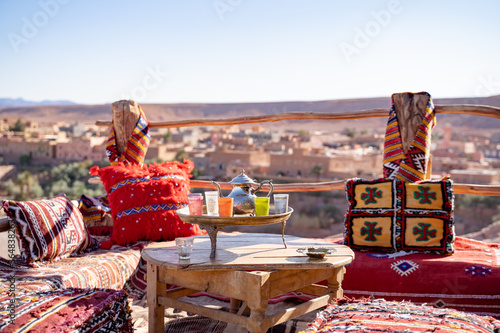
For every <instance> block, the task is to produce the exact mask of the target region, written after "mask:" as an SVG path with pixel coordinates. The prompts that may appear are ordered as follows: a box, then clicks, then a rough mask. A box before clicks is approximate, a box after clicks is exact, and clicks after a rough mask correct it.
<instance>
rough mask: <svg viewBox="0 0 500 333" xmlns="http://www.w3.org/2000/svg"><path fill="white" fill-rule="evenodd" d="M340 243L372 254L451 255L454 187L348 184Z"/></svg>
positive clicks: (426, 183) (359, 181)
mask: <svg viewBox="0 0 500 333" xmlns="http://www.w3.org/2000/svg"><path fill="white" fill-rule="evenodd" d="M345 186H346V196H347V201H348V203H349V206H348V209H347V213H346V215H345V224H344V227H345V228H344V240H345V244H346V245H348V246H350V247H352V248H354V249H358V250H362V251H372V252H399V251H407V252H408V251H418V252H425V253H435V254H452V253H453V251H454V249H453V243H454V240H455V231H454V219H453V204H454V195H453V183H452V181H451V180H450V179H449V178H447V179H444V180H441V181H421V182H417V183H407V182H403V181H400V180H398V179H387V178H380V179H375V180H367V179H350V180H348V181H347V182H346V185H345Z"/></svg>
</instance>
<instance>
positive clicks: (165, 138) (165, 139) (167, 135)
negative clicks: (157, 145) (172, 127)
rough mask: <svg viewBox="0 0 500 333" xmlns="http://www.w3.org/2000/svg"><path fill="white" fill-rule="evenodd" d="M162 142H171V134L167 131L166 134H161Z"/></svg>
mask: <svg viewBox="0 0 500 333" xmlns="http://www.w3.org/2000/svg"><path fill="white" fill-rule="evenodd" d="M163 141H165V142H170V141H172V132H170V131H167V133H165V134H163Z"/></svg>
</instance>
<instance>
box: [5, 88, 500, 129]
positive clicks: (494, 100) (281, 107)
mask: <svg viewBox="0 0 500 333" xmlns="http://www.w3.org/2000/svg"><path fill="white" fill-rule="evenodd" d="M5 100H9V99H0V102H3V101H5ZM18 100H19V99H18ZM11 101H16V100H11ZM433 101H434V103H435V104H436V105H451V104H475V105H490V106H496V107H500V95H496V96H489V97H470V98H438V99H434V100H433ZM23 102H24V103H28V105H17V106H8V105H7V106H5V105H4V106H3V107H0V118H11V119H12V118H15V119H18V118H22V119H30V120H36V121H38V122H40V123H50V122H60V121H63V122H68V123H80V124H95V122H96V121H97V120H102V121H110V120H111V117H112V111H111V104H103V105H83V104H74V103H73V104H71V103H72V102H69V101H53V102H50V101H45V102H43V103H44V104H43V105H40V104H38V105H29V103H36V102H29V101H24V100H21V102H20V103H23ZM57 103H60V104H57ZM390 103H391V99H390V97H378V98H358V99H341V100H325V101H302V102H301V101H297V102H295V101H294V102H266V103H178V104H141V107H142V109H143V110H144V113H145V114H146V118H147V119H148V120H149V121H151V122H157V121H175V120H181V119H207V118H212V119H219V118H231V117H242V116H257V115H266V114H277V113H283V112H348V111H361V110H369V109H374V108H389V107H390ZM0 105H2V104H0ZM437 117H438V121H441V122H442V121H444V122H447V123H450V124H451V125H452V126H454V127H473V128H483V129H490V130H496V129H500V120H498V119H493V118H489V117H479V116H471V115H447V114H443V115H438V116H437ZM347 122H350V123H347ZM385 122H386V119H383V118H372V119H364V120H353V121H323V122H318V121H316V122H315V121H293V122H292V121H291V122H286V123H287V125H286V126H288V124H293V125H295V126H294V127H302V128H310V127H311V126H313V127H314V128H315V129H316V128H317V129H325V128H330V129H332V128H339V127H340V128H343V127H346V126H347V127H349V126H351V127H352V126H354V127H369V128H376V127H378V128H380V126H385V125H384V124H385ZM277 124H278V123H268V124H267V125H268V126H279V125H277ZM264 125H266V124H264Z"/></svg>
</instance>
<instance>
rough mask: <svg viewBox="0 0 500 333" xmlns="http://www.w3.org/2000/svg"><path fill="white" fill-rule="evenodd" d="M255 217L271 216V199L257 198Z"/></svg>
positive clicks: (255, 200)
mask: <svg viewBox="0 0 500 333" xmlns="http://www.w3.org/2000/svg"><path fill="white" fill-rule="evenodd" d="M254 203H255V216H267V215H269V197H257V198H255V199H254Z"/></svg>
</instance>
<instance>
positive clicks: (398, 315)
mask: <svg viewBox="0 0 500 333" xmlns="http://www.w3.org/2000/svg"><path fill="white" fill-rule="evenodd" d="M498 330H500V321H498V320H496V319H495V318H492V317H489V316H478V315H475V314H472V313H466V312H460V311H456V310H452V309H436V308H433V307H430V306H425V305H416V304H413V303H411V302H389V301H386V300H384V299H374V300H370V299H364V300H354V299H349V298H343V299H337V300H335V301H334V302H332V303H331V304H330V305H328V306H327V307H326V309H325V310H323V311H321V312H319V313H318V315H317V317H316V319H315V320H314V321H313V322H312V323H309V328H308V329H306V330H305V331H303V332H304V333H312V332H317V333H330V332H462V333H465V332H470V333H492V332H497V331H498Z"/></svg>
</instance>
